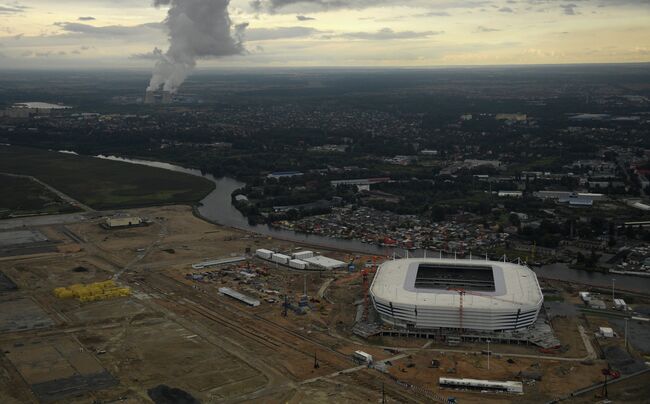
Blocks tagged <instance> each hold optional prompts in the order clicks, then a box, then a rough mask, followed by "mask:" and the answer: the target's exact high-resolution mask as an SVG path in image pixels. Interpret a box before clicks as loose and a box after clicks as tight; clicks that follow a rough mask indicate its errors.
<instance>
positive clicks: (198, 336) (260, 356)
mask: <svg viewBox="0 0 650 404" xmlns="http://www.w3.org/2000/svg"><path fill="white" fill-rule="evenodd" d="M127 213H128V215H129V217H143V218H147V224H148V225H147V226H124V227H117V228H107V227H106V226H105V225H103V224H105V223H106V217H104V216H102V215H100V214H98V213H97V212H95V213H92V214H90V213H89V214H84V215H81V214H80V215H76V216H75V217H74V218H73V219H70V217H66V218H65V220H63V219H62V220H61V221H59V222H57V221H56V220H48V221H39V220H34V221H32V222H30V221H29V220H25V219H24V220H21V221H20V222H19V221H16V224H15V226H13V227H12V222H11V221H5V222H4V223H3V227H2V229H1V230H0V402H2V403H31V402H34V403H37V402H46V403H88V402H95V403H109V402H116V401H120V402H127V403H151V402H154V403H172V402H204V403H212V402H219V403H221V402H226V403H230V402H233V403H235V402H260V403H262V402H263V403H274V402H278V403H280V402H285V403H305V402H310V403H330V402H354V401H363V402H381V403H397V402H399V403H402V402H404V403H411V402H413V403H425V402H426V403H429V402H440V403H447V402H456V403H477V402H482V403H485V402H495V403H497V402H515V403H517V402H520V403H530V402H535V403H537V402H541V403H544V402H559V401H563V400H564V401H567V402H604V400H606V399H611V400H613V401H614V402H644V401H645V400H646V397H647V396H648V394H650V387H648V386H650V383H648V382H650V373H647V369H648V367H647V365H646V361H647V360H648V358H649V357H648V356H647V355H650V343H649V342H648V341H650V322H649V321H648V316H647V315H648V314H650V296H646V295H643V294H638V293H627V292H623V291H615V292H614V293H615V294H614V293H612V291H608V290H598V289H596V288H588V287H584V286H582V285H577V284H569V283H566V282H562V281H557V280H553V281H551V280H545V279H543V278H539V279H538V281H539V290H540V294H543V303H540V305H539V307H538V306H536V305H535V304H536V303H535V304H533V305H532V306H531V307H533V309H531V310H535V318H534V320H535V321H534V324H532V325H529V324H528V323H527V324H526V326H525V327H518V323H516V322H515V325H514V328H513V329H507V330H501V329H499V330H485V329H472V328H471V323H470V317H469V316H470V315H471V313H472V312H471V309H472V301H473V299H474V300H476V299H479V297H481V298H482V297H484V296H479V295H481V294H485V293H484V292H483V291H476V290H474V291H472V290H470V289H469V288H468V287H466V286H463V288H467V290H466V289H459V288H456V289H453V290H452V289H449V290H450V292H449V299H452V300H449V301H448V302H444V304H446V305H448V306H449V313H450V315H451V316H457V317H454V321H456V322H457V325H456V326H449V327H431V328H426V327H425V328H422V327H411V326H409V325H407V324H404V325H403V326H402V325H400V324H398V322H397V321H393V322H392V323H391V322H389V321H387V320H386V318H388V317H386V316H384V315H382V314H381V313H379V312H378V311H377V307H378V306H376V304H375V303H376V302H375V301H374V299H375V298H377V296H379V295H378V294H376V295H374V294H373V281H375V278H377V277H378V276H379V274H380V273H381V272H382V271H383V269H379V268H382V264H384V263H388V262H390V261H392V260H393V257H385V256H370V255H364V254H359V253H356V252H352V251H337V250H327V249H323V248H321V247H317V246H310V245H303V244H298V243H293V242H288V241H283V240H278V239H273V238H269V237H265V236H261V235H258V234H253V233H248V232H244V231H240V230H236V229H232V228H228V227H223V226H218V225H214V224H211V223H208V222H206V221H204V220H202V219H200V218H198V217H196V216H194V214H193V212H192V209H191V208H190V207H187V206H166V207H152V208H143V209H133V210H129V211H127ZM260 250H262V252H261V253H260V252H259V251H260ZM264 251H266V252H264ZM267 252H268V253H267ZM268 254H271V255H268ZM272 254H275V255H279V256H280V257H279V258H277V259H273V255H272ZM284 257H286V258H284ZM314 257H322V258H316V259H313V258H314ZM296 261H299V262H296ZM291 262H293V265H291ZM341 264H343V265H341ZM447 264H451V263H447ZM469 264H472V263H469ZM391 265H393V264H391ZM481 265H486V264H484V263H483V264H481ZM495 265H496V264H495ZM328 266H331V267H328ZM389 267H390V265H387V266H384V267H383V268H389ZM386 273H387V274H388V272H386ZM444 275H445V276H448V275H447V274H446V273H444ZM477 276H479V277H480V279H479V280H481V282H483V279H484V278H483V277H484V275H477ZM498 279H499V278H498V277H495V281H494V283H495V285H496V286H494V287H495V288H496V289H495V290H498V288H499V285H498ZM506 280H507V279H506ZM386 281H389V279H388V278H387V279H386ZM377 282H379V281H377ZM419 282H420V281H419ZM421 282H425V283H426V282H429V283H431V282H433V281H431V278H427V279H424V280H422V281H421ZM436 282H438V281H437V280H436ZM400 286H401V285H400ZM458 290H461V292H459V291H458ZM452 292H453V293H452ZM581 292H582V293H581ZM526 293H528V292H526ZM585 293H587V294H585ZM387 296H388V294H387ZM586 296H589V298H588V299H587V298H586ZM533 297H534V296H533ZM418 298H420V297H418ZM615 299H617V300H618V301H615ZM502 300H503V299H502ZM621 300H623V301H624V302H623V304H624V308H623V304H622V303H621V302H620V301H621ZM531 301H534V302H537V300H535V299H531ZM593 301H602V302H603V304H604V307H602V306H599V303H597V304H596V306H595V305H594V304H593V303H592V302H593ZM391 302H393V301H391ZM393 303H394V302H393ZM393 303H392V304H393ZM488 303H489V304H491V305H497V304H499V302H498V301H494V300H490V301H488ZM501 303H502V304H505V303H503V302H501ZM387 304H388V303H387ZM395 307H397V306H395ZM416 310H417V309H416ZM537 310H539V313H538V315H537ZM393 314H394V313H393ZM423 315H424V314H423V312H420V313H416V314H415V316H416V317H418V316H419V317H418V318H420V317H422V316H423ZM532 318H533V317H531V319H532ZM418 321H420V320H418ZM414 324H416V325H417V324H418V323H417V322H416V323H414ZM421 324H425V323H421ZM431 324H433V323H431ZM540 336H543V337H540ZM626 386H627V387H626ZM630 386H634V387H633V388H631V387H630Z"/></svg>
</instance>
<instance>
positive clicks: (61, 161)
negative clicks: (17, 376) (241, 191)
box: [0, 146, 214, 209]
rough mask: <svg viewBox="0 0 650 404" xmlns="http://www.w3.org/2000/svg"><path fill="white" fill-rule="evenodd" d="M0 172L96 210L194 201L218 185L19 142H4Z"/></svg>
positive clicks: (156, 169)
mask: <svg viewBox="0 0 650 404" xmlns="http://www.w3.org/2000/svg"><path fill="white" fill-rule="evenodd" d="M0 172H7V173H13V174H24V175H31V176H33V177H36V178H38V179H39V180H41V181H43V182H45V183H46V184H48V185H50V186H52V187H54V188H56V189H58V190H59V191H62V192H63V193H65V194H67V195H69V196H71V197H72V198H75V199H77V200H78V201H80V202H82V203H84V204H86V205H89V206H91V207H92V208H95V209H114V208H126V207H136V206H146V205H160V204H172V203H192V202H196V201H199V200H200V199H202V198H203V197H204V196H205V195H207V194H208V193H209V192H210V191H211V190H212V189H213V188H214V184H213V183H212V182H211V181H209V180H207V179H204V178H200V177H195V176H191V175H188V174H183V173H177V172H173V171H169V170H163V169H158V168H153V167H146V166H142V165H135V164H128V163H121V162H116V161H108V160H100V159H97V158H93V157H86V156H76V155H71V154H63V153H56V152H48V151H45V150H39V149H31V148H23V147H15V146H11V147H7V146H0Z"/></svg>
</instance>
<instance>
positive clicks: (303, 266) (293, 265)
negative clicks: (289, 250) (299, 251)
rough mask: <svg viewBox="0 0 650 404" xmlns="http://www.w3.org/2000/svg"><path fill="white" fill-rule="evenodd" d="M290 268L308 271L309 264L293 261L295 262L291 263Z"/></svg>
mask: <svg viewBox="0 0 650 404" xmlns="http://www.w3.org/2000/svg"><path fill="white" fill-rule="evenodd" d="M289 266H290V267H291V268H295V269H307V267H308V266H309V264H308V263H306V262H305V261H302V260H298V259H293V260H291V261H289Z"/></svg>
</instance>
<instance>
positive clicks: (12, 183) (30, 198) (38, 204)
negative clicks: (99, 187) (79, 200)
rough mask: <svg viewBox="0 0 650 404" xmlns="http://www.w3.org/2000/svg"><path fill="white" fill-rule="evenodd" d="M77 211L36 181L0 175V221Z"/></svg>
mask: <svg viewBox="0 0 650 404" xmlns="http://www.w3.org/2000/svg"><path fill="white" fill-rule="evenodd" d="M78 210H79V209H78V208H76V207H73V206H71V205H70V204H68V203H67V202H65V201H63V200H61V198H59V197H58V196H57V195H55V194H54V193H52V192H50V191H49V190H48V189H46V188H44V187H43V186H42V185H41V184H39V183H37V182H36V181H33V180H31V179H29V178H16V177H11V176H7V175H2V174H0V219H4V218H7V217H10V216H27V215H39V214H55V213H66V212H75V211H78Z"/></svg>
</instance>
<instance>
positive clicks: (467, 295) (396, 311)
mask: <svg viewBox="0 0 650 404" xmlns="http://www.w3.org/2000/svg"><path fill="white" fill-rule="evenodd" d="M370 295H371V297H372V301H373V304H374V307H375V309H376V311H377V312H378V313H379V316H380V318H381V320H382V321H383V322H384V323H387V324H389V325H392V326H393V327H397V328H408V329H421V330H434V329H461V330H465V329H469V330H482V331H501V330H512V329H518V328H524V327H528V326H531V325H532V324H534V323H535V321H536V320H537V316H538V314H539V311H540V309H541V307H542V303H543V295H542V291H541V289H540V287H539V283H538V282H537V276H536V275H535V273H534V272H533V271H532V270H530V269H529V268H528V267H525V266H523V265H516V264H512V263H506V262H497V261H481V260H456V259H400V260H392V261H387V262H385V263H384V264H382V265H381V266H380V267H379V269H378V270H377V274H376V275H375V278H374V280H373V282H372V285H371V286H370Z"/></svg>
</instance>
